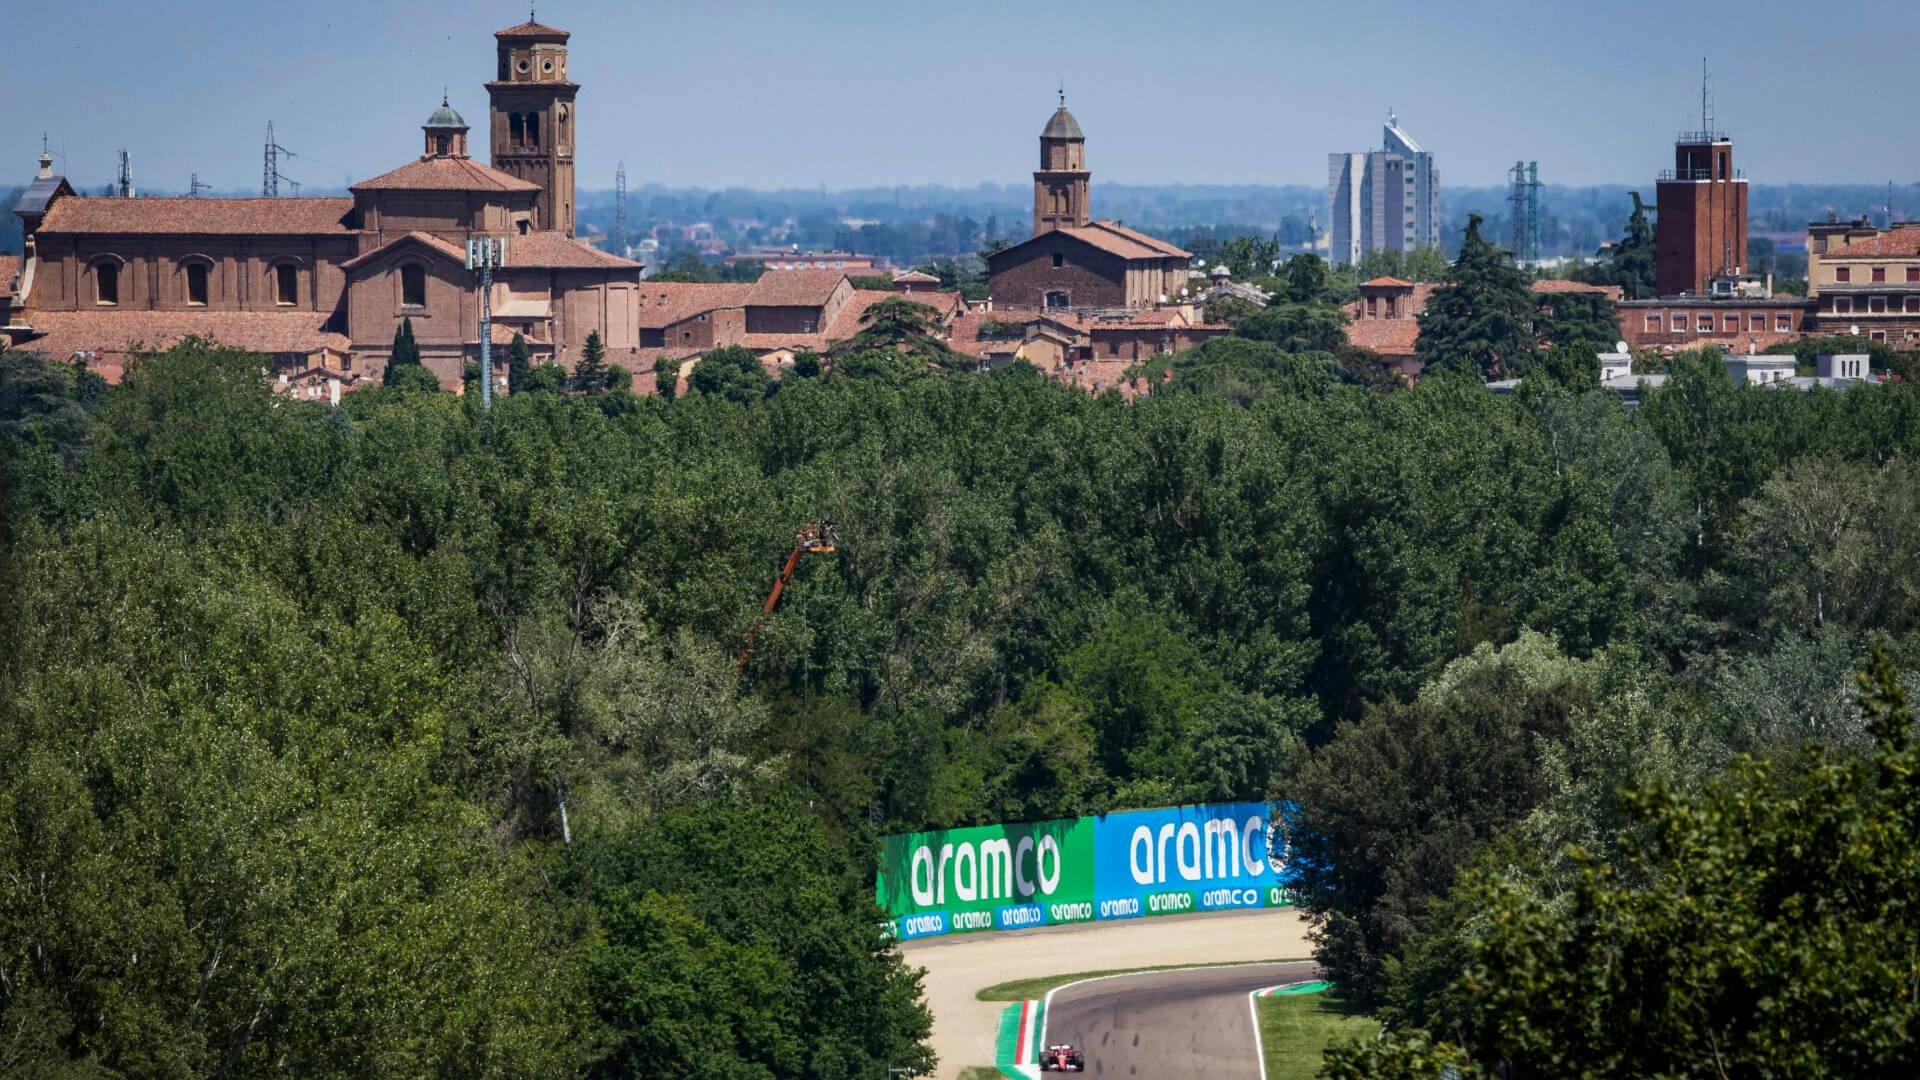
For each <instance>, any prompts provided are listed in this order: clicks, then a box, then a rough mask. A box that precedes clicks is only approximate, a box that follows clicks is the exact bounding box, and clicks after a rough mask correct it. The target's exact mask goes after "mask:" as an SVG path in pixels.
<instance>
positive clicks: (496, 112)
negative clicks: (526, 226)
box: [487, 15, 580, 236]
mask: <svg viewBox="0 0 1920 1080" xmlns="http://www.w3.org/2000/svg"><path fill="white" fill-rule="evenodd" d="M493 36H494V39H495V41H496V42H497V45H498V51H499V58H500V66H499V70H498V72H497V74H496V76H495V78H494V81H492V82H490V83H488V84H487V97H488V99H489V101H490V103H491V105H492V116H491V117H490V118H489V119H490V123H489V134H490V142H491V143H492V146H493V167H494V168H496V169H499V170H500V171H501V172H504V173H507V174H509V175H512V176H517V177H519V178H520V179H522V180H526V181H528V182H530V183H535V184H539V185H540V188H541V191H540V195H539V197H538V198H537V199H536V200H535V202H534V216H535V220H536V222H537V223H538V227H539V228H541V229H552V230H557V231H559V232H563V233H566V234H567V235H568V236H572V235H573V129H574V122H575V118H574V112H573V97H574V95H575V94H577V93H579V91H580V87H579V86H577V85H576V84H574V83H572V82H569V81H567V38H568V37H569V36H571V35H569V34H568V33H567V32H566V31H565V30H556V29H554V28H553V27H551V26H542V25H540V24H539V23H537V22H535V21H533V17H532V16H531V15H529V16H528V18H527V21H526V22H523V23H521V24H520V25H519V26H509V27H507V28H506V29H505V30H501V31H499V32H498V33H496V34H494V35H493Z"/></svg>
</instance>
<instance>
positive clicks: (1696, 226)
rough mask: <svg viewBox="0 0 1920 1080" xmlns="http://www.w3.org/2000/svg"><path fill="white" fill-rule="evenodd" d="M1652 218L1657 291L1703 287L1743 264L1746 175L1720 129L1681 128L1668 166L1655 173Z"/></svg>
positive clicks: (1700, 289) (1739, 270)
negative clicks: (1656, 212) (1657, 175)
mask: <svg viewBox="0 0 1920 1080" xmlns="http://www.w3.org/2000/svg"><path fill="white" fill-rule="evenodd" d="M1657 191H1658V194H1657V196H1656V198H1657V199H1658V202H1659V210H1660V216H1659V217H1658V219H1656V220H1655V222H1654V230H1653V240H1654V245H1653V246H1654V273H1653V277H1654V287H1655V288H1657V289H1658V290H1659V292H1660V295H1662V296H1672V295H1674V294H1676V293H1683V292H1686V293H1702V294H1704V293H1706V292H1707V291H1708V284H1707V283H1708V281H1709V280H1711V279H1712V278H1714V277H1716V276H1718V275H1720V274H1739V273H1742V272H1743V271H1744V270H1745V269H1746V264H1747V178H1746V177H1744V176H1742V175H1740V174H1739V173H1738V172H1735V171H1734V168H1733V140H1732V139H1730V138H1728V137H1727V136H1726V134H1725V133H1724V132H1719V131H1711V130H1703V131H1686V132H1682V133H1681V134H1680V137H1679V138H1678V139H1677V140H1675V141H1674V149H1673V168H1672V169H1671V170H1669V171H1666V172H1663V173H1661V174H1660V180H1659V184H1658V188H1657Z"/></svg>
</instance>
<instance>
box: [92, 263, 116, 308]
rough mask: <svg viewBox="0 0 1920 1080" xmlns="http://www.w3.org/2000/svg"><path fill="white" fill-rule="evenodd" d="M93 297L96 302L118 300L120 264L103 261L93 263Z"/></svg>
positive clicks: (107, 302)
mask: <svg viewBox="0 0 1920 1080" xmlns="http://www.w3.org/2000/svg"><path fill="white" fill-rule="evenodd" d="M93 297H94V302H95V303H97V304H118V303H119V302H120V264H118V263H110V262H103V263H96V264H95V265H94V268H93Z"/></svg>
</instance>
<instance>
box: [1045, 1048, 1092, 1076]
mask: <svg viewBox="0 0 1920 1080" xmlns="http://www.w3.org/2000/svg"><path fill="white" fill-rule="evenodd" d="M1040 1071H1041V1072H1086V1071H1087V1055H1085V1054H1083V1053H1081V1052H1080V1051H1078V1050H1075V1049H1074V1048H1073V1047H1071V1046H1068V1045H1067V1044H1066V1043H1060V1044H1059V1045H1057V1046H1049V1047H1047V1048H1046V1049H1045V1050H1042V1051H1040Z"/></svg>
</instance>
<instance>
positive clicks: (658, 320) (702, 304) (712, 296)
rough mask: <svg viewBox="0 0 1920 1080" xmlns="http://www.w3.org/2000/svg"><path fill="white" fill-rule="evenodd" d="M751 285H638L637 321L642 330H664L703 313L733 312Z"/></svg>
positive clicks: (744, 301)
mask: <svg viewBox="0 0 1920 1080" xmlns="http://www.w3.org/2000/svg"><path fill="white" fill-rule="evenodd" d="M752 291H753V286H752V285H745V284H730V285H708V284H691V283H685V282H660V283H654V282H651V281H642V282H641V283H640V320H639V322H638V324H637V325H638V326H639V328H640V329H642V330H664V329H666V328H667V327H669V326H672V325H673V324H674V323H677V322H679V321H680V320H682V319H690V318H692V317H693V316H695V315H698V314H700V313H701V312H703V311H718V310H720V309H722V308H737V307H741V306H743V305H745V304H746V302H747V294H748V293H749V292H752Z"/></svg>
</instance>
